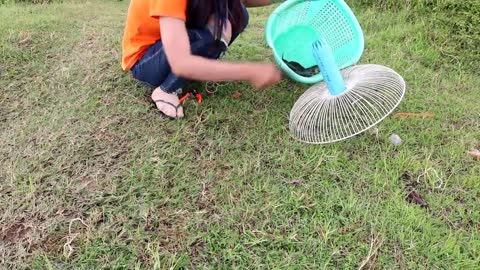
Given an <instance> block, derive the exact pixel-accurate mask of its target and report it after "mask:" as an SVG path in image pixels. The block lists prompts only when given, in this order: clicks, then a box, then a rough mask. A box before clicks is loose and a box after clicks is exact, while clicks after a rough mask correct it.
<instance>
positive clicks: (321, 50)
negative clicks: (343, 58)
mask: <svg viewBox="0 0 480 270" xmlns="http://www.w3.org/2000/svg"><path fill="white" fill-rule="evenodd" d="M313 55H314V56H315V60H316V61H317V65H318V67H319V68H320V72H321V73H322V76H323V78H324V79H325V82H326V83H327V87H328V90H329V91H330V94H332V95H334V96H336V95H340V94H341V93H343V92H344V91H345V90H346V87H345V81H344V80H343V78H342V74H341V73H340V70H339V69H338V66H337V63H336V62H335V58H333V53H332V49H331V48H330V46H328V43H327V42H325V41H323V40H317V41H315V42H314V43H313Z"/></svg>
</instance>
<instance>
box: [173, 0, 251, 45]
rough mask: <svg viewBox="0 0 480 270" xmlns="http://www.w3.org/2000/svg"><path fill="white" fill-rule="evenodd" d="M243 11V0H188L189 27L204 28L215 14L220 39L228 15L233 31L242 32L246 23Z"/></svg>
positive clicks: (215, 33)
mask: <svg viewBox="0 0 480 270" xmlns="http://www.w3.org/2000/svg"><path fill="white" fill-rule="evenodd" d="M167 1H172V0H167ZM243 13H244V11H243V6H242V2H241V0H188V7H187V27H189V28H202V27H204V26H205V25H207V23H208V18H209V17H210V16H211V15H214V16H215V28H214V37H215V39H220V38H221V36H222V30H223V28H224V26H225V23H226V20H227V16H228V19H229V20H230V23H231V24H232V32H234V33H238V32H240V30H241V29H240V28H241V27H242V25H243V24H244V23H245V22H244V20H245V15H244V14H243ZM227 14H228V15H227Z"/></svg>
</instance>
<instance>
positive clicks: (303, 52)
mask: <svg viewBox="0 0 480 270" xmlns="http://www.w3.org/2000/svg"><path fill="white" fill-rule="evenodd" d="M265 37H266V40H267V44H268V45H269V46H270V47H271V48H272V49H273V55H274V57H275V60H276V62H277V63H278V65H279V66H280V67H281V68H282V69H283V70H284V71H285V73H287V75H289V76H290V77H291V78H292V79H294V80H296V81H299V82H302V83H309V84H312V83H317V82H320V81H322V80H323V77H322V75H321V74H318V75H315V76H313V77H304V76H300V75H299V74H297V73H295V72H294V71H293V70H291V69H290V68H289V67H288V66H287V65H286V64H285V62H284V61H283V59H285V60H288V61H294V62H297V63H300V64H301V65H302V66H304V67H310V66H314V65H315V64H316V62H315V59H314V57H313V53H312V44H313V42H315V41H316V40H318V39H320V38H322V39H324V40H325V41H326V42H327V43H328V44H329V45H330V47H331V48H332V50H333V54H334V58H335V60H336V63H337V65H338V66H339V68H345V67H348V66H351V65H353V64H355V63H357V62H358V60H359V59H360V57H361V55H362V53H363V49H364V37H363V32H362V29H361V27H360V24H359V23H358V21H357V19H356V18H355V16H354V14H353V12H352V11H351V9H350V8H349V7H348V5H347V4H346V3H345V2H344V1H343V0H309V1H307V0H289V1H286V2H284V3H283V4H281V5H280V6H279V7H278V8H277V9H276V10H275V11H274V12H273V13H272V14H271V15H270V17H269V19H268V22H267V26H266V29H265ZM282 58H283V59H282Z"/></svg>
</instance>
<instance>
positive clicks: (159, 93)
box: [151, 87, 184, 119]
mask: <svg viewBox="0 0 480 270" xmlns="http://www.w3.org/2000/svg"><path fill="white" fill-rule="evenodd" d="M151 97H152V100H153V102H154V103H155V105H156V106H157V108H158V109H159V110H160V111H161V112H162V113H163V114H165V115H166V116H168V117H170V118H173V119H178V118H182V117H183V116H184V115H183V107H182V104H180V100H179V99H178V96H177V93H172V94H169V93H167V92H165V91H163V90H162V89H160V87H158V88H156V89H155V90H153V92H152V96H151Z"/></svg>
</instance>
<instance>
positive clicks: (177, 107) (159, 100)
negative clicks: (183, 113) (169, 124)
mask: <svg viewBox="0 0 480 270" xmlns="http://www.w3.org/2000/svg"><path fill="white" fill-rule="evenodd" d="M150 100H151V101H152V103H153V104H154V105H155V108H156V109H157V110H158V107H157V103H158V102H162V103H164V104H167V105H170V106H172V107H174V108H175V117H171V116H168V115H166V114H164V113H162V112H161V111H160V110H159V112H160V113H161V114H162V115H164V116H165V117H167V118H169V119H171V120H176V119H178V109H179V108H180V107H182V104H181V103H179V104H178V105H177V106H175V105H173V104H172V103H171V102H168V101H165V100H162V99H157V100H153V99H150Z"/></svg>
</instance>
